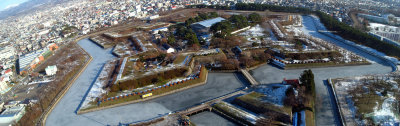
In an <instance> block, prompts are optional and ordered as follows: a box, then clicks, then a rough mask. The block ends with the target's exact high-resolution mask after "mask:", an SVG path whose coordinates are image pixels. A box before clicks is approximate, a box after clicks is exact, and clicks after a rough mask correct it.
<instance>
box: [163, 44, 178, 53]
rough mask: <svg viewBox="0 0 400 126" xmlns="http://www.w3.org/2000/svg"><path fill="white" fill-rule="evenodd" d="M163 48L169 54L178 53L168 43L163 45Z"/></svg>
mask: <svg viewBox="0 0 400 126" xmlns="http://www.w3.org/2000/svg"><path fill="white" fill-rule="evenodd" d="M162 46H163V47H164V49H165V50H167V53H174V52H175V51H176V50H175V49H174V48H172V47H171V46H170V45H168V44H166V43H164V44H162Z"/></svg>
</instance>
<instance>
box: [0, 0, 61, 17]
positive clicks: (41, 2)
mask: <svg viewBox="0 0 400 126" xmlns="http://www.w3.org/2000/svg"><path fill="white" fill-rule="evenodd" d="M66 1H68V0H29V1H27V2H25V3H21V4H19V5H18V6H15V7H12V8H8V9H5V10H3V11H0V20H2V19H5V18H7V17H10V16H17V15H21V14H27V13H29V12H32V11H34V10H36V9H40V7H47V6H46V5H54V4H58V3H62V2H66Z"/></svg>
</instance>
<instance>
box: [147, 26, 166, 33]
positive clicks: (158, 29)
mask: <svg viewBox="0 0 400 126" xmlns="http://www.w3.org/2000/svg"><path fill="white" fill-rule="evenodd" d="M160 31H168V27H161V28H157V29H153V30H151V33H153V34H157V33H158V32H160Z"/></svg>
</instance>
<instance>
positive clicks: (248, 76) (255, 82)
mask: <svg viewBox="0 0 400 126" xmlns="http://www.w3.org/2000/svg"><path fill="white" fill-rule="evenodd" d="M240 71H241V72H242V73H243V75H244V76H245V77H246V79H247V80H248V81H249V82H250V84H251V85H252V86H253V85H258V84H259V83H258V82H257V81H256V79H254V78H253V76H251V75H250V73H249V71H247V70H245V69H240Z"/></svg>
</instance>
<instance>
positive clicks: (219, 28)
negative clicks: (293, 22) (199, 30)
mask: <svg viewBox="0 0 400 126" xmlns="http://www.w3.org/2000/svg"><path fill="white" fill-rule="evenodd" d="M261 20H262V18H261V16H260V15H259V14H258V13H252V14H250V15H248V16H247V17H246V16H243V15H232V16H231V17H229V19H228V20H225V21H221V22H218V23H215V24H214V25H212V26H211V27H210V31H211V32H212V33H213V34H214V36H215V37H219V38H225V37H226V36H230V34H231V32H232V31H234V30H238V29H242V28H245V27H247V26H250V25H251V23H253V24H256V23H259V22H261Z"/></svg>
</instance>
